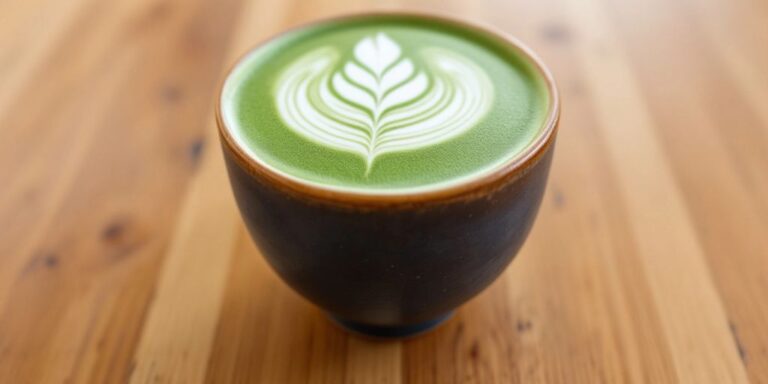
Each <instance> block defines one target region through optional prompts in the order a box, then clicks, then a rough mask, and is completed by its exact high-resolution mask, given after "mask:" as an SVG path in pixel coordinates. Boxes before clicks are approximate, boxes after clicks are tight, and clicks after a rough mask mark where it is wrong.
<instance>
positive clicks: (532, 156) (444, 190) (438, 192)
mask: <svg viewBox="0 0 768 384" xmlns="http://www.w3.org/2000/svg"><path fill="white" fill-rule="evenodd" d="M390 16H391V17H412V18H421V19H432V20H435V21H438V22H441V23H444V24H449V25H453V26H456V27H459V28H463V29H468V30H471V31H474V32H476V33H481V34H485V35H487V36H489V37H490V38H494V39H497V40H498V41H500V42H502V43H504V44H506V45H508V46H509V48H510V49H513V50H515V51H517V53H518V54H520V56H522V57H523V58H524V60H526V61H527V62H528V63H529V64H531V66H532V67H533V68H534V70H535V71H536V72H538V75H539V76H541V78H542V79H543V80H544V83H545V84H546V90H547V94H548V96H549V97H548V98H549V103H548V105H547V111H546V118H545V119H544V122H543V124H542V128H541V129H540V131H539V132H538V134H537V135H536V137H535V138H534V140H533V141H532V142H531V143H530V144H529V145H528V146H527V147H526V148H525V149H523V150H522V151H520V152H519V153H518V154H516V155H515V156H513V157H512V158H511V159H509V160H507V161H506V162H505V163H503V164H501V165H500V166H498V167H496V169H495V170H493V171H491V172H489V173H487V174H484V175H482V176H479V177H477V178H472V179H470V180H468V181H466V182H461V183H458V184H453V185H449V186H445V187H438V188H435V189H429V190H424V191H414V192H403V193H376V192H359V191H351V190H341V189H337V188H326V187H323V186H320V185H316V184H310V183H308V182H303V181H301V180H300V179H292V178H288V177H286V176H284V175H281V174H280V173H278V172H275V171H273V170H271V169H269V167H267V166H265V165H263V164H261V161H260V160H259V159H256V158H255V157H253V156H251V155H249V154H248V153H247V151H246V150H245V149H244V148H242V147H241V145H240V144H239V143H238V141H237V140H235V139H234V137H233V136H232V133H231V129H230V128H229V127H227V125H226V123H225V120H224V119H223V117H222V109H223V100H222V99H223V95H224V88H225V86H226V84H227V80H228V79H229V78H230V77H231V76H232V74H233V72H234V71H235V69H236V68H237V67H238V66H239V65H240V64H241V63H242V62H243V61H244V60H245V59H246V58H247V57H249V56H250V54H251V53H253V52H254V51H256V50H258V49H260V48H261V47H262V46H264V45H266V44H268V43H270V42H272V41H273V40H276V39H279V38H280V37H282V36H283V35H285V34H289V33H291V32H294V31H297V30H300V29H304V28H310V27H312V26H315V25H319V24H325V23H331V22H341V21H347V20H356V19H364V18H368V17H390ZM215 111H216V123H217V124H216V125H217V128H218V132H219V136H220V138H221V142H222V144H223V147H224V148H225V149H226V150H228V151H229V152H231V154H233V155H234V156H233V157H234V159H235V160H236V161H237V162H238V163H239V165H241V166H242V167H243V168H244V169H245V170H246V171H247V172H248V173H249V174H251V175H252V176H256V177H260V178H262V179H263V180H265V181H266V182H267V183H268V184H270V185H272V186H273V187H277V188H278V189H280V190H282V191H285V192H288V193H290V194H291V195H293V196H295V197H299V198H306V199H310V200H314V201H318V202H326V203H336V204H342V205H351V206H371V207H375V206H392V205H414V204H422V203H441V202H448V201H456V200H471V199H475V198H479V197H483V196H487V195H489V194H491V193H492V192H494V191H496V190H498V189H499V188H501V187H503V186H505V185H507V184H508V183H510V182H512V181H514V180H516V179H518V178H519V177H521V176H523V175H524V174H525V173H527V171H528V170H529V169H530V168H531V167H532V166H533V165H535V164H536V163H537V162H538V161H539V159H540V158H541V157H542V155H543V154H544V153H546V150H547V149H548V148H549V147H550V145H551V144H552V142H553V141H554V138H555V136H556V133H557V130H558V126H559V121H560V96H559V93H558V91H557V85H556V82H555V79H554V77H553V76H552V73H551V72H550V71H549V69H548V68H547V67H546V65H544V63H543V61H542V60H541V58H539V56H538V55H537V54H536V53H534V52H533V50H532V49H530V48H529V47H528V46H527V45H525V44H524V43H522V42H521V41H520V40H519V39H517V38H515V37H513V36H511V35H509V34H508V33H505V32H503V31H500V30H499V29H498V28H496V27H493V26H489V25H487V24H485V23H481V22H477V21H475V20H472V21H465V20H458V19H456V18H453V17H450V16H445V15H442V14H439V13H436V12H423V11H369V12H357V13H348V14H342V15H337V16H332V17H325V18H320V19H316V20H313V21H309V22H304V23H299V24H297V25H295V26H293V27H290V28H288V29H285V30H283V31H281V32H279V33H276V34H272V35H270V36H269V37H267V38H265V39H263V40H261V41H260V42H259V43H257V44H255V45H254V46H252V47H251V48H250V49H248V50H246V51H245V52H244V53H243V54H241V55H240V56H239V57H238V59H237V60H235V61H234V62H233V63H232V64H230V65H229V69H228V70H227V72H226V76H224V78H223V79H222V80H220V84H219V92H218V97H217V99H216V107H215Z"/></svg>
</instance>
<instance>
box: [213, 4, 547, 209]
mask: <svg viewBox="0 0 768 384" xmlns="http://www.w3.org/2000/svg"><path fill="white" fill-rule="evenodd" d="M551 102H552V101H551V95H550V94H549V92H548V89H547V82H546V79H545V78H544V76H543V75H542V72H541V71H540V70H539V68H538V67H537V66H536V64H535V63H534V62H533V60H532V59H531V57H530V56H529V55H528V54H527V53H524V52H522V51H521V50H519V48H515V47H513V46H511V45H510V44H509V43H507V42H506V41H504V40H503V39H501V38H499V37H498V36H495V35H492V34H490V33H487V32H483V31H480V30H475V29H470V28H468V27H464V26H460V25H458V24H454V23H451V22H448V21H441V20H440V19H433V18H425V17H419V16H405V15H404V16H398V15H373V16H365V17H357V18H350V19H342V20H336V21H328V22H324V23H319V24H314V25H311V26H308V27H305V28H301V29H296V30H292V31H290V32H287V33H284V34H282V35H280V36H279V37H277V38H275V39H273V40H271V41H269V42H267V43H265V44H264V45H262V46H260V47H258V48H257V49H255V50H253V51H252V52H250V53H249V54H248V55H246V56H245V57H244V58H243V59H242V60H241V61H240V62H239V63H238V64H237V66H236V67H235V69H234V70H233V71H232V73H231V74H230V76H229V77H228V79H227V80H226V82H225V84H224V88H223V91H222V98H221V119H222V121H223V122H224V125H225V126H226V127H227V130H228V132H229V134H231V136H232V138H233V140H234V141H235V143H236V145H237V146H238V147H239V148H240V149H241V150H242V151H243V152H244V153H245V154H246V155H247V156H248V157H249V158H251V159H252V160H254V161H255V162H256V163H258V164H259V165H261V166H263V167H265V168H267V169H268V170H270V171H271V172H273V173H276V174H278V175H280V176H283V177H286V178H289V179H291V180H294V181H298V182H300V183H304V184H308V185H311V186H315V187H320V188H325V189H331V190H339V191H351V192H356V193H363V194H403V193H412V192H421V191H432V190H439V189H441V188H447V187H450V186H454V185H457V184H461V183H466V182H470V181H472V180H475V179H478V178H481V177H483V176H485V175H488V174H489V173H492V172H494V171H496V170H498V169H499V168H500V167H501V166H503V165H505V164H508V163H509V162H511V161H514V160H515V159H517V158H519V157H520V156H522V155H523V154H524V153H525V151H526V150H528V149H530V147H531V146H532V145H533V143H534V142H535V140H536V139H538V138H539V137H540V136H541V135H542V134H543V131H544V130H545V125H546V124H545V120H546V118H547V113H548V110H549V108H550V104H551Z"/></svg>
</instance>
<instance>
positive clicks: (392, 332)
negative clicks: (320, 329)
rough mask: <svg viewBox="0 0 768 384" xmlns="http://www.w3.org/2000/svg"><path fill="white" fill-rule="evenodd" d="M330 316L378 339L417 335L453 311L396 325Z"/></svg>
mask: <svg viewBox="0 0 768 384" xmlns="http://www.w3.org/2000/svg"><path fill="white" fill-rule="evenodd" d="M329 316H330V318H331V319H332V320H333V321H334V322H335V323H336V324H338V325H340V326H341V327H342V328H344V329H346V330H348V331H350V332H353V333H357V334H359V335H363V336H367V337H373V338H377V339H400V338H405V337H411V336H415V335H418V334H420V333H424V332H427V331H429V330H431V329H433V328H435V327H437V326H438V325H440V324H442V323H443V322H444V321H446V320H448V319H449V318H451V316H453V311H451V312H448V313H446V314H444V315H440V316H438V317H435V318H434V319H430V320H427V321H425V322H422V323H418V324H408V325H395V326H386V325H372V324H365V323H358V322H355V321H349V320H344V319H342V318H340V317H337V316H335V315H333V314H329Z"/></svg>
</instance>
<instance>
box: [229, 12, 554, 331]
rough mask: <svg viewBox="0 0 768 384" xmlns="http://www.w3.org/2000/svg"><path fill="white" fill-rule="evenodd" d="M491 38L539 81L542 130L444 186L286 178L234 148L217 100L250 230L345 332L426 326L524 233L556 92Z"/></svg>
mask: <svg viewBox="0 0 768 384" xmlns="http://www.w3.org/2000/svg"><path fill="white" fill-rule="evenodd" d="M429 17H432V16H429ZM441 20H442V19H441ZM451 22H452V23H460V22H456V21H451ZM460 24H461V25H464V26H465V27H466V28H473V29H478V27H476V26H472V25H466V24H464V23H460ZM486 31H487V30H486ZM490 33H494V32H490ZM494 34H496V35H499V37H500V38H501V39H504V40H505V41H507V42H508V43H509V45H510V46H511V47H512V48H514V49H517V50H519V51H520V52H521V53H522V54H523V55H525V56H527V57H529V58H530V60H531V62H533V63H534V64H536V67H537V69H538V71H539V72H540V74H541V75H542V77H543V78H544V79H545V80H546V83H547V87H548V93H549V96H550V103H549V106H548V111H547V117H546V121H545V123H544V124H545V126H544V127H543V130H542V133H541V134H540V135H539V136H538V137H537V139H536V140H535V141H534V143H533V144H532V145H530V146H529V147H528V148H527V149H525V150H524V151H523V153H522V154H521V155H520V156H517V157H516V158H515V159H514V160H513V161H511V162H509V163H507V164H505V165H504V166H502V167H500V168H499V169H498V170H497V171H496V172H494V173H491V174H488V175H486V176H484V177H482V178H480V179H476V180H473V181H471V182H468V183H465V184H461V185H455V186H452V187H450V188H447V189H441V190H436V191H431V192H424V193H413V194H408V195H394V196H391V195H390V196H388V195H380V196H373V195H365V194H356V193H352V192H339V191H337V190H330V189H323V188H320V187H315V186H311V185H307V184H302V183H299V182H296V181H294V180H291V179H287V178H285V177H283V176H281V175H279V174H277V173H275V172H273V171H270V170H269V169H267V168H265V167H263V166H261V165H259V164H258V163H257V162H255V161H254V160H253V159H251V158H250V157H249V156H247V155H246V154H245V152H244V151H243V150H242V149H241V148H240V147H238V145H237V144H236V143H235V141H234V140H233V138H232V135H231V133H230V130H229V129H228V127H226V126H225V124H224V123H223V121H222V119H221V110H220V106H221V103H220V102H219V104H218V106H217V112H218V113H217V117H218V118H217V121H218V127H219V133H220V137H221V143H222V148H223V152H224V158H225V161H226V165H227V170H228V172H229V180H230V182H231V185H232V190H233V191H234V195H235V198H236V200H237V204H238V207H239V209H240V212H241V214H242V217H243V219H244V221H245V224H246V226H247V227H248V230H249V232H250V234H251V236H252V237H253V239H254V241H255V242H256V244H257V245H258V247H259V249H260V250H261V252H262V254H263V255H264V257H265V258H266V260H267V261H268V262H269V264H270V265H271V266H272V268H274V270H275V271H276V272H277V274H278V275H279V276H280V277H281V278H282V279H283V280H284V281H285V282H286V283H287V284H288V285H290V286H291V287H292V288H293V289H295V290H296V291H297V292H299V293H300V294H301V295H302V296H304V297H305V298H307V299H308V300H309V301H311V302H313V303H315V304H316V305H318V306H319V307H321V308H322V309H323V310H325V311H327V312H328V313H329V314H330V316H331V317H332V318H333V319H335V320H336V321H337V322H338V323H339V324H341V325H342V326H344V327H346V328H348V329H350V330H352V331H355V332H358V333H362V334H365V335H371V336H377V337H404V336H409V335H413V334H416V333H419V332H422V331H425V330H428V329H430V328H432V327H434V326H435V325H437V324H439V323H440V322H441V321H443V320H444V319H446V318H447V317H449V315H450V314H451V313H452V311H453V310H454V309H455V308H457V307H458V306H459V305H461V304H462V303H464V302H466V301H467V300H469V299H470V298H472V297H473V296H475V295H476V294H478V293H479V292H480V291H482V290H483V289H484V288H485V287H487V286H488V285H489V284H490V283H491V282H493V281H494V280H495V279H496V278H497V277H498V276H499V275H500V274H501V273H502V272H503V271H504V269H505V268H506V266H507V265H508V264H509V263H510V261H511V260H512V259H513V258H514V256H515V254H516V253H517V251H518V250H519V248H520V247H521V245H522V244H523V242H524V240H525V238H526V237H527V235H528V232H529V231H530V229H531V226H532V224H533V222H534V218H535V217H536V213H537V210H538V208H539V204H540V203H541V199H542V195H543V194H544V189H545V186H546V181H547V174H548V171H549V166H550V162H551V159H552V152H553V148H554V141H555V134H556V131H557V125H558V121H559V111H560V108H559V102H558V95H557V91H556V88H555V84H554V81H553V79H552V76H551V75H550V73H549V71H548V70H547V69H546V68H545V67H544V66H543V65H542V64H541V61H540V60H539V59H538V58H537V57H536V56H535V55H533V54H532V53H531V51H530V50H528V49H527V48H525V47H524V46H523V45H521V44H520V43H519V42H517V41H516V40H514V39H512V38H510V37H507V36H503V35H500V34H499V33H494Z"/></svg>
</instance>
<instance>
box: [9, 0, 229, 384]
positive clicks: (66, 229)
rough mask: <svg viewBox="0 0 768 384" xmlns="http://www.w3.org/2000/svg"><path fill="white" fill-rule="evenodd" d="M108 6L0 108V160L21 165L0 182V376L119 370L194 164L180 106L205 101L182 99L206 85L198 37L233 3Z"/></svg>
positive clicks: (126, 363)
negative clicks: (1, 126) (5, 111)
mask: <svg viewBox="0 0 768 384" xmlns="http://www.w3.org/2000/svg"><path fill="white" fill-rule="evenodd" d="M99 4H106V3H99ZM110 4H111V7H105V8H101V7H90V8H88V9H85V10H83V12H80V13H79V16H78V18H77V20H78V22H77V23H75V24H74V25H75V26H74V27H73V29H71V30H68V31H67V36H65V37H62V39H61V42H63V43H62V44H64V43H66V44H65V45H58V46H57V48H56V52H54V53H52V54H51V57H52V58H54V59H56V61H55V65H54V63H46V68H45V71H42V72H41V74H42V76H41V77H40V78H39V82H35V83H34V84H33V85H32V86H31V87H30V88H25V89H24V92H22V94H20V95H17V98H16V102H17V104H18V106H17V107H16V109H15V110H14V113H13V114H9V115H4V116H2V119H3V121H4V123H7V124H8V125H7V127H8V129H6V130H4V131H3V134H9V135H13V137H14V139H13V140H12V141H6V140H3V141H2V142H0V147H2V155H0V156H2V157H3V159H4V160H3V162H2V165H0V168H2V170H3V172H5V171H8V170H10V171H13V168H14V167H15V168H17V169H19V168H20V169H23V170H24V172H9V173H8V174H10V175H11V177H8V178H4V183H6V184H4V187H6V188H4V189H3V192H2V193H3V200H2V201H3V204H2V208H3V210H2V215H1V216H0V217H2V220H1V221H2V223H3V224H4V231H2V235H0V237H2V239H0V243H1V244H2V255H3V257H2V259H0V263H2V267H0V275H2V276H0V295H1V296H2V301H3V303H2V304H4V305H3V311H2V314H1V315H0V324H2V325H0V350H2V351H3V353H4V354H7V356H6V355H4V356H3V358H2V359H0V381H2V382H19V381H22V382H26V381H28V382H64V381H67V380H70V381H77V382H83V381H101V382H105V381H106V382H113V381H124V380H125V377H126V375H127V373H128V371H129V370H130V363H131V357H132V354H133V349H134V346H135V344H136V342H137V338H136V333H138V330H139V329H141V326H142V321H143V318H144V314H145V308H146V305H147V302H148V301H149V300H150V299H151V293H152V288H153V287H154V278H155V276H156V271H157V265H158V264H159V263H158V261H159V260H160V259H159V257H158V256H159V255H160V254H161V251H162V249H163V248H164V247H165V244H166V242H167V235H166V234H165V232H167V228H169V227H170V225H171V222H172V219H173V217H174V215H175V211H176V206H177V205H178V202H177V200H178V199H177V196H176V194H177V191H178V190H179V189H181V188H183V186H184V184H185V183H186V180H187V178H188V177H189V175H190V174H191V173H192V172H193V171H194V169H195V163H196V160H195V157H196V156H197V155H194V156H193V152H195V153H196V152H199V148H201V143H199V141H198V138H199V131H200V129H201V127H202V124H200V122H201V117H200V116H199V115H196V114H195V113H194V112H195V111H198V110H200V109H201V107H202V106H203V105H209V101H208V100H207V99H206V98H200V97H194V96H193V97H187V98H184V97H183V96H184V93H185V92H190V95H196V94H199V93H207V92H211V91H212V89H213V85H214V81H213V79H212V76H211V75H210V72H211V71H210V67H212V66H213V67H217V66H218V65H219V64H220V61H219V58H220V55H219V54H217V51H218V47H217V46H216V45H212V44H209V45H207V48H206V46H205V45H202V44H204V43H206V39H209V40H210V39H216V40H217V39H220V38H221V37H222V34H221V30H220V29H219V28H220V27H219V26H224V25H228V24H226V23H224V22H226V20H227V18H228V15H227V12H231V11H233V9H232V8H231V7H229V8H227V7H226V6H225V5H226V4H227V3H224V2H222V3H219V4H218V5H217V7H216V9H207V8H198V7H192V6H191V5H192V4H191V3H187V4H188V6H185V7H183V8H182V7H180V6H178V4H179V3H165V4H166V5H164V6H162V7H160V8H158V7H157V6H156V3H155V2H150V1H145V2H140V1H128V2H122V3H120V2H112V3H110ZM203 4H204V3H200V5H203ZM163 7H166V8H163ZM167 7H170V8H167ZM174 7H177V8H174ZM158 10H159V11H158ZM198 12H199V13H198ZM203 15H204V16H205V17H201V16H203ZM92 18H93V19H92ZM83 20H85V21H88V22H87V23H86V22H82V23H81V21H83ZM225 30H226V29H225ZM190 31H194V34H190ZM152 33H157V34H159V35H160V36H162V38H154V39H148V38H147V37H148V36H152ZM191 38H192V39H194V40H190V39H191ZM187 43H193V45H195V47H194V49H192V50H190V49H189V46H188V45H186V44H187ZM198 44H201V45H199V46H198ZM169 45H170V46H173V47H176V48H175V49H168V46H169ZM147 57H152V58H153V60H154V61H153V65H151V66H147V65H146V64H145V63H146V58H147ZM189 61H191V62H192V64H190V63H189ZM180 64H183V65H182V67H181V68H180V67H179V65H180ZM54 68H55V69H56V70H53V69H54ZM206 74H208V75H206ZM174 76H180V78H174ZM166 81H170V82H172V83H171V84H168V83H166ZM170 85H172V86H173V87H177V88H178V89H177V91H178V92H176V96H178V97H175V98H173V100H168V99H167V98H166V97H165V96H166V94H165V93H164V91H165V90H166V87H167V86H170ZM35 87H36V88H35ZM49 91H50V92H49ZM37 92H40V93H37ZM25 98H26V99H25ZM46 112H47V113H46ZM19 147H21V148H19ZM25 147H26V148H25ZM193 148H194V150H192V149H193ZM6 156H15V157H11V159H12V160H8V159H9V158H6ZM5 160H8V162H6V161H5ZM3 175H6V173H3ZM6 229H7V230H6Z"/></svg>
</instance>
